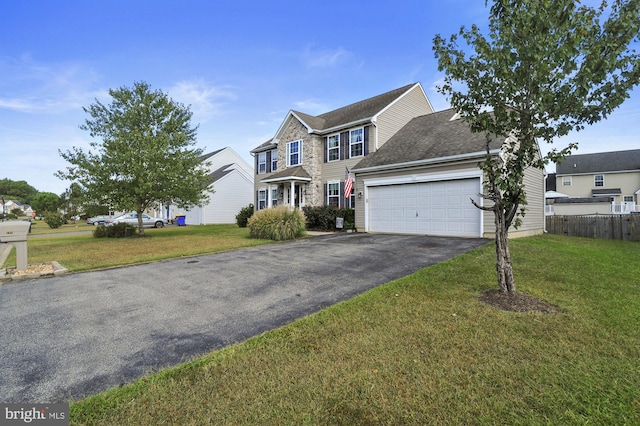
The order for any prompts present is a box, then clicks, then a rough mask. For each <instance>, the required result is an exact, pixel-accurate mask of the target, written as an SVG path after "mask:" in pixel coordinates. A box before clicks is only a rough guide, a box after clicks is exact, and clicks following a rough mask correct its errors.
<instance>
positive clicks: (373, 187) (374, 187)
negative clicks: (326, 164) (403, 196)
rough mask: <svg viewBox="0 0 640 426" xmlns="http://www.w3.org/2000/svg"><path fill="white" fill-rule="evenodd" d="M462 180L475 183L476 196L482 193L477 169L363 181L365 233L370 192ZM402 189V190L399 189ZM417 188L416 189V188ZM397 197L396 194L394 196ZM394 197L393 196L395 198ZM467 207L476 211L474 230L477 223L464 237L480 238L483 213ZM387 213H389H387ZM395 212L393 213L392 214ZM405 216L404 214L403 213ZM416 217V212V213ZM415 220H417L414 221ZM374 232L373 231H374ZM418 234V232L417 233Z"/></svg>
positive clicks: (369, 226) (368, 216) (368, 225)
mask: <svg viewBox="0 0 640 426" xmlns="http://www.w3.org/2000/svg"><path fill="white" fill-rule="evenodd" d="M464 179H474V180H476V182H477V189H476V190H474V191H476V194H479V193H481V192H482V171H481V170H479V169H477V168H473V169H466V170H459V171H456V172H448V173H424V174H414V175H404V176H393V177H385V178H373V179H363V184H364V198H365V215H364V220H365V231H366V232H369V231H371V223H370V220H371V219H370V217H371V214H372V211H371V195H372V192H374V193H376V195H379V194H382V192H381V190H380V189H378V188H380V187H385V186H392V185H393V186H395V189H396V190H397V191H401V190H403V191H406V185H408V184H420V183H423V184H424V183H434V184H435V183H437V182H442V183H447V182H456V181H460V180H464ZM472 185H474V186H475V185H476V183H475V182H474V183H473V184H472ZM421 186H422V187H423V188H422V189H425V186H424V185H421ZM429 187H433V188H435V187H436V186H431V185H429ZM401 188H404V189H401ZM416 188H418V187H416ZM390 190H391V191H393V189H390ZM467 191H469V188H468V186H467ZM395 195H397V194H395ZM395 195H394V196H395ZM476 201H477V202H478V203H479V204H480V205H482V204H483V203H482V197H477V198H476ZM469 206H470V207H472V208H473V209H475V211H477V214H478V216H477V218H475V217H474V221H473V222H474V228H475V226H476V223H477V229H474V230H473V232H472V234H469V233H466V232H465V233H466V234H467V235H466V236H477V237H482V235H483V232H484V230H483V214H482V213H483V212H482V210H480V209H477V208H476V207H474V206H473V205H471V203H470V202H469ZM388 213H389V212H388ZM395 213H397V212H394V214H395ZM469 213H470V210H467V215H468V214H469ZM405 214H406V212H405ZM416 217H418V212H417V211H416ZM416 220H417V219H416ZM400 223H403V226H405V225H404V220H402V221H400ZM423 224H425V222H423ZM374 231H375V230H374ZM418 233H419V232H418Z"/></svg>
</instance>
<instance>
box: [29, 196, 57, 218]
mask: <svg viewBox="0 0 640 426" xmlns="http://www.w3.org/2000/svg"><path fill="white" fill-rule="evenodd" d="M60 205H61V200H60V197H59V196H58V195H57V194H54V193H53V192H38V193H37V194H36V196H35V197H33V201H31V208H32V209H33V210H35V211H36V213H39V215H40V216H44V214H45V213H54V212H57V211H58V209H59V208H60Z"/></svg>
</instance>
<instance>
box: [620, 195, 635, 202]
mask: <svg viewBox="0 0 640 426" xmlns="http://www.w3.org/2000/svg"><path fill="white" fill-rule="evenodd" d="M622 200H623V201H624V202H625V203H633V195H625V196H624V197H623V198H622Z"/></svg>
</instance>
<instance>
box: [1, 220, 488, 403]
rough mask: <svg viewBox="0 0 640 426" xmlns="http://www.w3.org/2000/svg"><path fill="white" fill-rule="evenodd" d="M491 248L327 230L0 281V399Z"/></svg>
mask: <svg viewBox="0 0 640 426" xmlns="http://www.w3.org/2000/svg"><path fill="white" fill-rule="evenodd" d="M486 243H487V240H483V239H464V238H438V237H427V236H407V235H383V234H361V233H360V234H330V235H324V236H318V237H313V238H308V239H304V240H298V241H292V242H286V243H277V244H270V245H266V246H260V247H252V248H246V249H239V250H233V251H228V252H224V253H216V254H209V255H202V256H195V257H185V258H180V259H172V260H167V261H160V262H153V263H147V264H142V265H135V266H127V267H119V268H112V269H106V270H100V271H93V272H83V273H75V274H68V275H63V276H58V277H52V278H42V279H36V280H26V281H13V282H8V283H5V284H3V285H0V401H1V402H13V403H55V402H64V401H70V400H75V399H80V398H82V397H85V396H87V395H91V394H95V393H99V392H101V391H103V390H106V389H108V388H111V387H114V386H118V385H121V384H124V383H129V382H131V381H133V380H134V379H136V378H138V377H141V376H143V375H146V374H149V373H153V372H155V371H157V370H158V369H161V368H164V367H168V366H172V365H176V364H179V363H182V362H185V361H188V360H190V359H193V358H194V357H196V356H198V355H202V354H204V353H207V352H210V351H212V350H215V349H219V348H222V347H224V346H227V345H230V344H233V343H237V342H240V341H242V340H245V339H247V338H249V337H251V336H255V335H259V334H260V333H262V332H264V331H267V330H272V329H275V328H277V327H280V326H282V325H285V324H287V323H290V322H292V321H294V320H296V319H298V318H301V317H304V316H306V315H309V314H311V313H313V312H316V311H319V310H321V309H323V308H325V307H327V306H330V305H333V304H335V303H337V302H340V301H343V300H346V299H349V298H351V297H353V296H355V295H357V294H360V293H363V292H365V291H367V290H369V289H371V288H374V287H376V286H379V285H381V284H384V283H387V282H389V281H391V280H393V279H396V278H400V277H403V276H406V275H409V274H411V273H413V272H415V271H417V270H418V269H421V268H423V267H426V266H429V265H433V264H436V263H438V262H441V261H444V260H447V259H450V258H452V257H454V256H456V255H458V254H461V253H463V252H465V251H467V250H469V249H471V248H474V247H478V246H480V245H483V244H486Z"/></svg>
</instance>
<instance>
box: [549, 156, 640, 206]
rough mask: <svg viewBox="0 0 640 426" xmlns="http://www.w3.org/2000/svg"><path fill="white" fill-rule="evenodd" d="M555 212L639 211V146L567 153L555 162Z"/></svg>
mask: <svg viewBox="0 0 640 426" xmlns="http://www.w3.org/2000/svg"><path fill="white" fill-rule="evenodd" d="M556 188H557V191H558V192H561V193H563V194H566V195H567V196H568V198H562V199H557V200H555V203H554V205H553V206H554V207H553V208H554V213H555V214H556V215H577V214H625V213H631V212H635V211H640V209H639V208H638V204H640V202H639V198H640V149H634V150H628V151H614V152H601V153H596V154H581V155H570V156H567V157H566V158H565V159H564V160H563V161H562V162H561V163H559V164H557V165H556Z"/></svg>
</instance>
